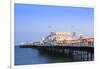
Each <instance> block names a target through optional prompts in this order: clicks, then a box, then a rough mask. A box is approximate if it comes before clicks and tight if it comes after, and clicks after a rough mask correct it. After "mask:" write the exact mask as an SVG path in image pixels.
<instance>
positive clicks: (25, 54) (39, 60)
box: [14, 46, 86, 65]
mask: <svg viewBox="0 0 100 69" xmlns="http://www.w3.org/2000/svg"><path fill="white" fill-rule="evenodd" d="M14 49H15V50H14V51H15V52H14V53H15V54H14V64H15V65H31V64H32V65H33V64H50V63H68V62H80V61H83V60H82V59H81V57H80V53H78V54H77V55H76V56H74V57H71V56H68V55H65V54H63V55H61V54H58V55H52V54H47V53H43V52H40V51H39V50H38V49H34V48H20V47H19V46H15V48H14ZM84 61H86V60H84Z"/></svg>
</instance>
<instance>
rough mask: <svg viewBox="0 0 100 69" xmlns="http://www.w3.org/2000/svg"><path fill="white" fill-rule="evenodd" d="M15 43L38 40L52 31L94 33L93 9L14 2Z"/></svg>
mask: <svg viewBox="0 0 100 69" xmlns="http://www.w3.org/2000/svg"><path fill="white" fill-rule="evenodd" d="M14 20H15V31H14V32H15V44H16V45H17V44H20V43H21V42H23V41H28V42H30V41H40V40H41V38H42V37H46V36H47V35H48V34H49V33H50V32H51V31H52V32H76V33H77V34H79V33H82V34H84V37H93V35H94V31H93V30H94V28H93V27H94V9H93V8H82V7H67V6H48V5H32V4H17V3H16V4H15V5H14Z"/></svg>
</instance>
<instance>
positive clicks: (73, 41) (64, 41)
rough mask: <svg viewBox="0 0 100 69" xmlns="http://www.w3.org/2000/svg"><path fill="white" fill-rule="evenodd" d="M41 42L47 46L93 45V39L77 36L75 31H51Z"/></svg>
mask: <svg viewBox="0 0 100 69" xmlns="http://www.w3.org/2000/svg"><path fill="white" fill-rule="evenodd" d="M43 44H44V45H48V46H52V45H58V46H66V45H69V46H93V44H94V39H93V38H83V37H82V35H81V37H79V38H78V37H76V33H75V32H51V34H50V35H48V36H47V37H46V38H45V39H44V40H43Z"/></svg>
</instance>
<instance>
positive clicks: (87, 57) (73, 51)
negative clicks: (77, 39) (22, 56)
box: [20, 45, 94, 61]
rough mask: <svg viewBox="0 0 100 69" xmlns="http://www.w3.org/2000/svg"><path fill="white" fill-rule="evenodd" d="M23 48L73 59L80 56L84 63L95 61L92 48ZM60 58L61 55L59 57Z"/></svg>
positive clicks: (26, 46)
mask: <svg viewBox="0 0 100 69" xmlns="http://www.w3.org/2000/svg"><path fill="white" fill-rule="evenodd" d="M20 47H21V48H35V49H38V50H39V51H40V52H43V53H46V54H52V55H56V54H64V55H68V56H71V57H74V55H77V54H80V58H81V60H82V61H92V60H94V47H92V46H36V45H24V46H20ZM59 56H60V55H59Z"/></svg>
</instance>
